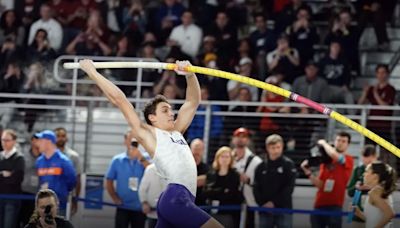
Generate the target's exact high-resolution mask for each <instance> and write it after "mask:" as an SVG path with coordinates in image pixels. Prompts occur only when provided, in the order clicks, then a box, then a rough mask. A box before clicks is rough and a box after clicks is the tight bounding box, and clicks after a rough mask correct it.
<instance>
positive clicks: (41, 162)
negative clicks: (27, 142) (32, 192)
mask: <svg viewBox="0 0 400 228" xmlns="http://www.w3.org/2000/svg"><path fill="white" fill-rule="evenodd" d="M35 137H37V138H38V139H39V140H38V144H37V145H38V146H39V150H40V152H41V153H42V155H40V157H39V158H38V159H37V160H36V168H37V173H38V176H39V186H40V189H51V190H53V191H54V192H55V193H56V194H57V196H58V197H59V199H60V201H61V202H60V210H59V213H60V215H62V216H64V215H65V214H66V204H67V201H68V196H69V193H70V192H71V191H72V189H74V188H75V185H76V173H75V170H74V167H73V165H72V162H71V160H70V159H69V158H68V157H67V156H65V155H64V154H63V153H61V151H60V150H59V149H57V146H56V142H57V138H56V135H55V134H54V132H53V131H51V130H44V131H42V132H40V133H36V134H35Z"/></svg>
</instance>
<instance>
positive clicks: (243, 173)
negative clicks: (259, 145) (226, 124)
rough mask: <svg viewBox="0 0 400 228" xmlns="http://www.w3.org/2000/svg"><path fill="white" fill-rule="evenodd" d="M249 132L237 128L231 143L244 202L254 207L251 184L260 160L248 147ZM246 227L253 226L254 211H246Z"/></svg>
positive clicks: (255, 204)
mask: <svg viewBox="0 0 400 228" xmlns="http://www.w3.org/2000/svg"><path fill="white" fill-rule="evenodd" d="M249 142H250V132H249V130H248V129H246V128H242V127H241V128H238V129H236V130H235V131H234V132H233V138H232V145H233V151H232V152H233V154H234V156H235V164H234V167H235V168H236V170H237V171H238V172H239V174H240V185H241V190H242V191H243V196H244V199H245V203H246V205H247V206H249V207H256V206H257V203H256V201H255V198H254V193H253V184H254V173H255V169H256V168H257V166H258V165H259V164H260V163H261V162H262V160H261V158H260V157H258V156H256V155H255V154H254V153H253V152H252V151H251V150H250V149H249V148H248V145H249ZM246 227H254V212H253V211H248V212H247V217H246Z"/></svg>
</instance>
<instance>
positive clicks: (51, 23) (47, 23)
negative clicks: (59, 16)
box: [28, 4, 63, 51]
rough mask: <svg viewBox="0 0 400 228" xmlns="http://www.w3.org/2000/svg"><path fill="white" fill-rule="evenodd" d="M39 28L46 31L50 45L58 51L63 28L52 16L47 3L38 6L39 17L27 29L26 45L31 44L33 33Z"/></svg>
mask: <svg viewBox="0 0 400 228" xmlns="http://www.w3.org/2000/svg"><path fill="white" fill-rule="evenodd" d="M39 29H44V30H46V31H47V34H48V39H49V42H50V47H51V48H53V49H54V50H56V51H58V50H59V49H60V47H61V42H62V39H63V30H62V27H61V25H60V23H59V22H58V21H56V20H55V19H54V18H52V16H51V8H50V6H49V5H47V4H43V5H42V6H41V7H40V19H39V20H37V21H35V22H34V23H33V24H32V26H31V28H30V30H29V38H28V45H30V44H32V42H33V39H34V37H35V34H36V32H37V30H39Z"/></svg>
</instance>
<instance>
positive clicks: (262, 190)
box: [253, 134, 297, 228]
mask: <svg viewBox="0 0 400 228" xmlns="http://www.w3.org/2000/svg"><path fill="white" fill-rule="evenodd" d="M283 146H284V144H283V139H282V137H281V136H280V135H277V134H273V135H270V136H268V137H267V138H266V139H265V149H266V152H267V156H266V159H265V160H264V161H263V162H262V163H261V164H260V165H258V166H257V168H256V170H255V174H254V186H253V191H254V197H255V199H256V202H257V204H258V205H260V206H262V207H265V208H288V209H291V208H292V207H293V203H292V193H293V190H294V186H295V182H296V174H297V169H296V166H295V164H294V162H293V161H292V160H291V159H290V158H288V157H286V156H285V155H283ZM271 183H274V184H272V185H271ZM275 226H277V227H280V228H291V227H292V215H291V214H274V213H268V212H264V213H263V212H261V213H260V222H259V227H260V228H269V227H270V228H273V227H275Z"/></svg>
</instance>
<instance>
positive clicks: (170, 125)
mask: <svg viewBox="0 0 400 228" xmlns="http://www.w3.org/2000/svg"><path fill="white" fill-rule="evenodd" d="M149 119H150V121H151V122H152V123H153V126H155V127H158V128H160V129H162V130H166V131H171V130H173V129H174V127H175V118H174V112H173V111H172V107H171V105H170V104H168V103H166V102H160V103H159V104H157V107H156V114H155V115H154V114H150V115H149Z"/></svg>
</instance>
